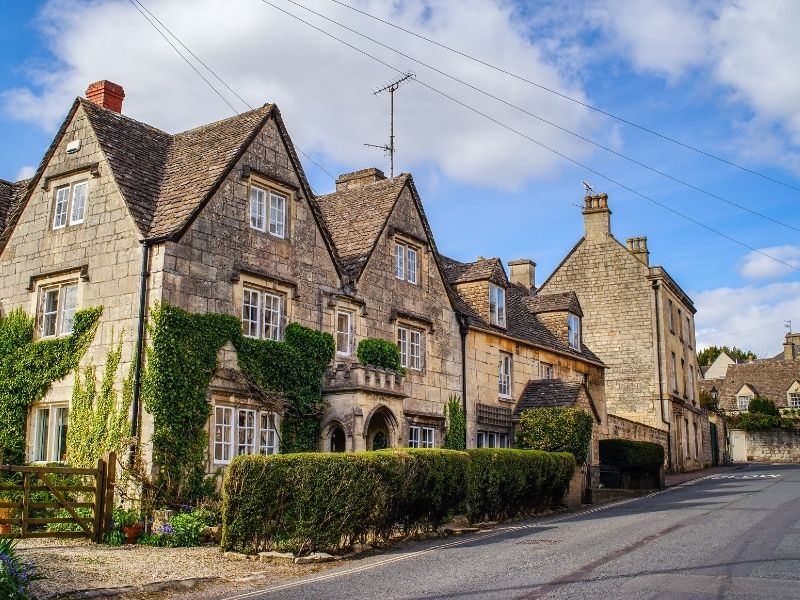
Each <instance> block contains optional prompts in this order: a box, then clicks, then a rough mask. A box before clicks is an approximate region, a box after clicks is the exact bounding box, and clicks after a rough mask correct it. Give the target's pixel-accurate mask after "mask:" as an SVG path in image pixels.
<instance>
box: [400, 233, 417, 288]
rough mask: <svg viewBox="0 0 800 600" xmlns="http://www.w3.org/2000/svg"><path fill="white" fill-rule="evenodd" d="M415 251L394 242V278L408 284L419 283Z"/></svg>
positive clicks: (406, 245) (405, 245)
mask: <svg viewBox="0 0 800 600" xmlns="http://www.w3.org/2000/svg"><path fill="white" fill-rule="evenodd" d="M417 258H418V254H417V249H416V248H413V247H411V246H409V245H408V244H402V243H400V242H396V243H395V245H394V276H395V278H397V279H402V280H404V281H407V282H408V283H414V284H416V283H417V281H419V277H418V269H419V267H418V265H419V261H418V260H417Z"/></svg>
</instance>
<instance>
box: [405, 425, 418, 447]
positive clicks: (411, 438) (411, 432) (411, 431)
mask: <svg viewBox="0 0 800 600" xmlns="http://www.w3.org/2000/svg"><path fill="white" fill-rule="evenodd" d="M419 444H420V428H419V427H417V426H411V427H409V428H408V447H409V448H419V447H420V446H419Z"/></svg>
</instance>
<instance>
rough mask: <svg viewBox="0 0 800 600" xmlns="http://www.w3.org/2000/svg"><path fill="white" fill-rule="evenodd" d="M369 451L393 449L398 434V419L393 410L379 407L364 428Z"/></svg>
mask: <svg viewBox="0 0 800 600" xmlns="http://www.w3.org/2000/svg"><path fill="white" fill-rule="evenodd" d="M364 431H365V437H366V442H367V450H382V449H383V448H391V447H392V446H393V444H394V440H395V437H396V432H397V419H396V418H395V416H394V414H393V413H392V411H391V410H389V409H388V408H386V407H385V406H379V407H377V408H376V409H374V410H373V411H372V413H371V414H370V415H369V417H368V419H367V423H366V425H365V426H364Z"/></svg>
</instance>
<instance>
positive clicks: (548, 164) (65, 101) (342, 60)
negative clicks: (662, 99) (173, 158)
mask: <svg viewBox="0 0 800 600" xmlns="http://www.w3.org/2000/svg"><path fill="white" fill-rule="evenodd" d="M275 2H276V3H277V4H278V5H280V6H282V7H285V8H286V9H287V10H290V11H292V12H294V13H297V14H300V15H302V17H303V18H304V19H307V20H309V21H312V22H314V23H315V24H317V25H319V27H321V28H323V29H325V30H328V31H330V32H332V33H334V34H335V35H337V36H339V37H342V38H345V39H347V40H348V41H349V42H351V43H352V44H354V45H356V46H358V47H361V48H364V49H365V50H368V51H369V52H370V53H372V54H374V55H375V56H378V57H380V58H381V59H382V60H385V61H386V62H388V63H390V64H393V65H397V66H398V67H399V68H400V69H402V70H413V71H414V72H416V73H417V76H418V77H419V79H420V80H422V81H425V82H428V83H430V84H432V85H434V86H435V87H437V88H440V89H443V90H444V91H446V92H447V93H449V94H451V95H453V96H457V97H458V98H460V99H462V100H463V101H464V102H467V103H469V104H471V105H474V106H475V107H476V108H478V109H480V110H484V111H486V112H489V113H491V114H492V115H493V116H495V117H496V118H498V119H501V120H503V121H505V122H508V123H509V124H511V125H512V126H514V127H516V128H519V129H521V130H523V131H525V132H528V133H529V134H530V135H531V136H533V137H536V138H539V139H541V140H542V141H543V142H545V143H547V144H549V145H552V146H555V147H558V148H559V149H561V150H562V151H563V152H565V153H567V154H571V155H575V156H578V157H579V156H581V155H585V154H586V153H587V152H589V150H588V149H587V148H586V147H585V145H582V143H580V142H578V141H577V140H575V139H573V138H570V137H567V136H566V135H565V134H563V133H560V132H557V131H555V130H553V129H552V128H549V127H547V126H544V125H542V124H541V123H538V122H536V121H533V120H531V119H530V118H529V117H525V116H524V115H521V114H519V113H517V112H514V111H513V110H511V109H507V108H506V109H502V107H501V108H498V105H497V104H496V103H494V102H493V101H490V100H488V99H487V98H485V97H482V96H480V95H478V94H476V93H475V92H471V91H468V90H466V89H465V88H463V87H461V86H459V85H458V84H456V83H454V82H452V81H448V80H444V79H442V78H441V76H439V75H435V74H433V73H431V72H430V71H428V70H427V69H425V68H424V67H422V66H419V65H416V64H414V63H413V62H411V61H408V60H406V59H404V58H402V57H398V56H397V55H395V54H393V53H391V52H389V51H387V50H385V49H381V48H378V47H376V46H374V45H372V44H370V43H369V42H367V41H365V40H363V39H361V38H358V37H356V36H354V35H353V34H351V33H348V32H345V31H343V30H341V29H337V28H336V27H335V26H334V25H332V24H330V23H326V22H324V21H321V20H320V19H319V18H317V17H315V16H313V15H309V14H308V13H304V12H303V11H302V10H301V9H298V8H297V7H294V6H292V5H291V4H288V3H286V2H284V1H283V0H275ZM310 4H311V3H310ZM145 5H146V6H147V8H148V9H150V10H151V11H153V13H155V14H156V15H157V16H158V17H159V19H160V20H161V21H163V22H164V23H165V24H167V25H168V26H169V27H170V28H171V29H172V30H173V31H174V32H175V34H176V35H177V36H178V37H179V38H181V40H182V41H183V42H185V43H186V44H187V45H188V46H189V47H190V48H192V50H193V51H194V52H195V53H196V54H197V55H198V56H200V57H201V58H202V59H203V60H204V61H205V62H206V63H207V64H208V65H210V66H212V67H213V68H214V69H215V70H217V71H218V72H219V74H220V75H221V76H222V77H223V78H224V79H226V80H227V81H228V83H230V85H231V86H232V87H233V88H234V89H235V90H237V92H239V93H240V94H241V95H242V96H243V97H244V98H245V99H246V100H247V101H248V102H249V103H251V104H253V105H260V104H262V103H263V102H265V101H270V102H276V103H277V104H278V105H279V106H280V108H281V111H282V113H283V115H284V118H285V119H286V121H287V126H288V127H289V131H290V133H291V135H292V137H293V139H294V140H295V142H296V143H297V144H298V146H300V147H301V148H302V149H303V150H305V151H306V152H315V153H319V154H321V155H322V156H323V157H324V158H323V160H324V161H326V162H335V163H336V164H338V165H344V166H346V167H353V168H361V167H363V166H367V165H371V164H378V165H382V164H385V162H386V161H385V159H384V158H383V157H382V156H381V155H380V153H379V152H378V151H376V150H373V149H368V148H365V147H364V143H365V142H369V143H385V142H386V141H388V104H389V101H388V97H387V96H386V95H381V96H377V97H376V96H373V94H372V91H373V90H374V89H376V88H377V87H379V86H380V85H381V84H383V83H385V82H388V81H391V80H392V79H394V78H396V77H397V73H396V72H394V71H392V70H391V69H389V68H386V67H384V66H381V65H378V64H376V63H375V62H373V61H371V60H369V59H368V58H365V57H364V56H362V55H360V54H357V53H355V52H354V51H353V50H351V49H349V48H347V47H345V46H344V45H342V44H340V43H338V42H336V41H334V40H331V39H330V38H326V37H325V36H323V35H321V34H320V33H318V32H316V31H314V30H312V29H310V28H308V27H307V26H305V25H302V24H300V23H299V22H297V21H295V20H293V19H291V18H290V17H287V16H286V15H284V14H282V13H280V12H278V11H276V10H275V9H273V8H271V7H269V6H267V5H265V4H263V3H262V2H259V0H232V1H230V2H224V3H221V2H218V1H217V0H197V1H195V2H193V3H192V4H191V6H188V5H187V3H186V2H183V1H180V0H151V1H149V2H146V3H145ZM359 6H360V7H361V8H363V9H365V10H367V11H369V12H371V13H373V14H377V15H379V16H381V17H383V18H386V19H389V20H391V21H392V22H394V23H397V24H399V25H401V26H404V27H407V28H410V29H412V30H415V31H419V32H421V33H423V34H426V35H428V36H430V37H433V38H434V39H437V40H440V41H441V42H443V43H446V44H449V45H452V46H455V47H458V48H466V49H467V50H468V51H469V52H470V53H473V54H474V55H477V56H480V57H483V58H485V59H486V60H488V61H490V62H493V63H496V64H501V65H503V66H504V67H505V68H507V69H509V70H511V71H516V72H521V73H525V75H526V76H527V77H528V78H530V79H532V80H535V81H538V82H541V83H543V84H544V85H546V86H548V87H550V88H554V89H557V90H560V91H562V92H564V93H567V94H569V95H571V96H574V97H578V98H580V99H585V96H584V94H583V91H582V89H581V87H580V86H579V85H578V84H577V83H576V82H575V81H574V80H573V79H572V78H571V77H570V76H569V75H568V74H566V73H565V72H563V68H562V67H560V66H558V65H557V64H556V63H555V62H554V61H552V60H551V59H550V58H546V57H545V51H544V49H542V48H539V47H537V45H536V44H535V43H533V42H532V41H531V39H530V36H529V35H528V30H527V29H526V22H525V21H524V18H523V17H521V16H520V15H519V14H517V13H516V12H515V11H514V9H513V5H512V4H510V3H508V2H505V1H504V0H466V1H456V0H451V1H448V2H438V3H434V4H431V3H429V2H426V1H425V0H406V1H404V2H393V3H388V2H381V1H380V0H363V1H362V2H359ZM313 8H315V9H316V10H319V11H320V12H323V13H325V14H328V15H330V16H331V17H333V18H335V19H337V20H339V21H341V22H343V23H346V24H348V25H350V26H352V27H354V28H356V29H359V30H361V31H364V32H365V33H367V34H369V35H371V36H372V37H376V38H378V39H380V40H382V41H383V42H384V43H386V44H388V45H390V46H393V47H396V48H399V49H402V51H403V52H405V53H406V54H409V55H411V56H414V57H418V58H420V59H421V60H424V61H426V62H430V63H432V64H435V65H436V66H437V67H438V68H440V69H442V70H444V71H446V72H449V73H452V74H454V75H457V76H458V77H460V78H462V79H466V80H469V81H471V82H474V84H475V85H477V86H479V87H481V88H484V89H486V90H489V91H491V92H493V93H494V94H497V95H500V96H503V97H506V98H508V99H510V100H511V101H512V102H514V103H516V104H519V105H523V106H526V107H535V110H536V112H537V113H540V114H544V115H548V114H558V122H559V124H561V125H563V126H564V127H568V128H570V129H573V130H579V131H582V132H584V133H591V132H593V131H594V130H596V128H597V127H598V126H599V122H598V120H597V118H596V117H595V116H593V115H591V114H589V113H588V112H587V111H586V109H583V108H581V107H579V106H577V105H574V104H571V103H568V102H564V101H563V100H561V99H558V98H556V97H554V96H552V95H550V94H548V93H546V92H543V91H541V90H537V89H536V88H533V87H531V86H527V85H525V84H522V83H520V82H518V81H515V80H512V79H509V78H507V77H505V76H502V75H500V74H498V73H496V72H493V71H490V70H488V69H486V68H483V67H480V66H478V65H475V64H474V63H470V62H467V61H465V60H464V59H462V58H459V57H457V56H455V55H452V54H450V53H447V52H444V51H442V50H439V49H436V48H435V47H433V46H430V45H428V44H426V43H425V42H423V41H421V40H419V39H416V38H413V37H409V36H407V35H405V34H402V33H400V32H397V31H395V30H393V29H388V28H386V27H384V26H382V25H379V24H377V23H375V22H374V21H371V20H369V19H366V18H364V17H361V16H358V15H356V14H355V13H353V12H351V11H349V10H347V9H345V8H342V7H340V6H337V5H335V4H333V3H327V2H326V3H320V2H316V3H313ZM38 26H39V28H40V30H41V31H42V33H43V38H42V39H43V40H44V41H45V43H47V44H49V46H50V50H51V51H52V53H53V55H54V56H56V57H58V59H59V60H60V61H61V63H62V64H60V65H58V66H56V67H53V68H49V69H45V70H41V69H38V70H31V71H30V79H31V86H29V87H24V88H19V89H11V90H6V91H5V92H3V93H2V97H0V101H1V102H2V108H3V110H4V111H5V112H6V113H7V114H8V115H10V116H11V117H13V118H16V119H21V120H26V121H31V122H35V123H37V124H39V125H41V126H43V127H45V128H47V129H49V130H53V129H54V128H55V127H56V126H57V124H58V122H59V121H60V119H61V118H62V116H63V114H64V112H65V111H66V109H67V107H68V106H69V103H70V102H71V100H72V98H73V97H74V96H76V95H82V94H83V92H84V90H85V89H86V86H87V85H88V84H89V83H91V82H93V81H96V80H99V79H110V80H112V81H115V82H117V83H120V84H121V85H123V86H124V87H125V91H126V99H125V107H124V110H125V112H126V113H127V114H129V115H130V116H132V117H134V118H137V119H139V120H142V121H145V122H147V123H150V124H153V125H155V126H158V127H160V128H162V129H165V130H167V131H178V130H182V129H187V128H190V127H194V126H197V125H199V124H202V123H205V122H208V121H211V120H214V119H218V118H221V117H224V116H227V115H228V114H230V110H229V109H228V108H227V107H226V106H225V105H224V104H223V103H222V101H221V100H220V99H219V98H218V97H216V96H215V95H214V94H213V93H212V92H211V91H210V90H209V89H208V88H207V87H206V86H205V84H204V83H203V82H202V81H201V80H200V79H199V78H198V77H197V75H196V74H194V73H193V72H192V71H190V70H189V68H188V67H187V66H186V64H185V63H184V62H183V61H181V60H180V59H179V58H178V57H177V56H176V55H175V53H174V51H173V50H172V49H171V48H170V47H169V46H168V45H167V44H166V43H165V41H164V40H163V39H161V38H160V37H159V35H158V34H157V33H156V32H155V31H154V30H153V29H152V28H151V26H150V25H148V24H147V22H146V21H145V20H144V19H143V17H142V16H141V15H140V14H138V13H137V12H136V11H135V10H134V8H133V6H131V5H130V4H129V3H127V2H118V1H112V0H91V1H90V0H50V1H49V2H48V3H47V4H46V5H45V6H44V8H43V9H42V11H41V15H40V19H39V21H38ZM49 32H52V33H53V34H52V35H50V34H49ZM56 32H57V35H56V34H55V33H56ZM395 100H396V124H395V125H396V126H395V133H396V136H397V140H396V146H397V166H398V167H399V168H398V169H397V170H412V169H414V168H418V167H419V166H420V165H421V164H426V165H431V164H432V165H434V166H435V167H436V168H437V169H439V170H440V171H441V172H442V173H443V174H445V175H447V176H449V177H452V178H455V179H458V180H461V181H464V182H468V183H473V184H485V185H493V186H499V187H504V188H508V189H514V188H519V187H521V186H522V185H523V184H524V182H525V181H527V180H530V179H531V178H534V177H537V176H542V175H550V174H552V172H553V171H554V170H555V169H557V168H558V166H559V165H562V164H563V162H562V159H560V158H558V157H555V156H553V155H552V154H550V153H548V152H547V151H545V150H542V149H540V148H537V147H536V146H534V145H533V144H531V143H529V142H527V141H525V140H523V139H521V138H520V137H518V136H515V135H514V134H512V133H510V132H508V131H504V130H503V129H501V128H499V127H498V126H497V125H495V124H493V123H490V122H488V121H486V120H485V119H482V118H480V117H478V116H477V115H474V114H471V113H469V112H467V111H466V110H465V109H463V108H461V107H459V106H457V105H455V104H453V103H451V102H450V101H448V100H446V99H443V98H441V97H439V96H437V95H435V94H432V93H431V92H429V91H428V90H426V89H425V88H424V87H423V86H421V85H419V84H418V83H414V82H411V83H409V84H407V85H404V86H403V87H402V88H401V89H400V90H399V91H398V92H397V94H396V96H395ZM232 101H233V102H234V103H236V105H237V106H238V107H240V109H243V107H242V106H241V104H239V103H238V102H237V101H236V100H235V99H234V100H232ZM309 168H313V167H309Z"/></svg>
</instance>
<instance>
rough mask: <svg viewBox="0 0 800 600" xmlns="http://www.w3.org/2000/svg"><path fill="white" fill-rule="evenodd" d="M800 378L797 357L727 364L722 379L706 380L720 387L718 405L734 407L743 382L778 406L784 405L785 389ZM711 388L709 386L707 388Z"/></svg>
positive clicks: (785, 398)
mask: <svg viewBox="0 0 800 600" xmlns="http://www.w3.org/2000/svg"><path fill="white" fill-rule="evenodd" d="M798 380H800V359H794V360H755V361H753V362H749V363H743V364H742V363H740V364H734V365H731V366H730V367H728V371H727V373H726V375H725V378H724V379H717V380H714V381H710V380H709V381H707V382H706V383H707V384H711V383H714V384H715V385H716V387H717V388H718V389H719V393H720V396H719V403H720V407H721V408H724V409H726V410H736V409H737V406H736V394H737V393H738V392H739V390H741V389H742V387H743V386H748V387H749V388H750V389H751V390H753V392H755V393H756V394H758V395H759V396H761V397H763V398H768V399H769V400H772V401H773V402H774V403H775V404H776V405H778V406H786V404H787V397H786V393H787V392H788V391H789V388H790V387H792V385H793V384H794V382H795V381H798ZM709 389H710V388H709Z"/></svg>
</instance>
